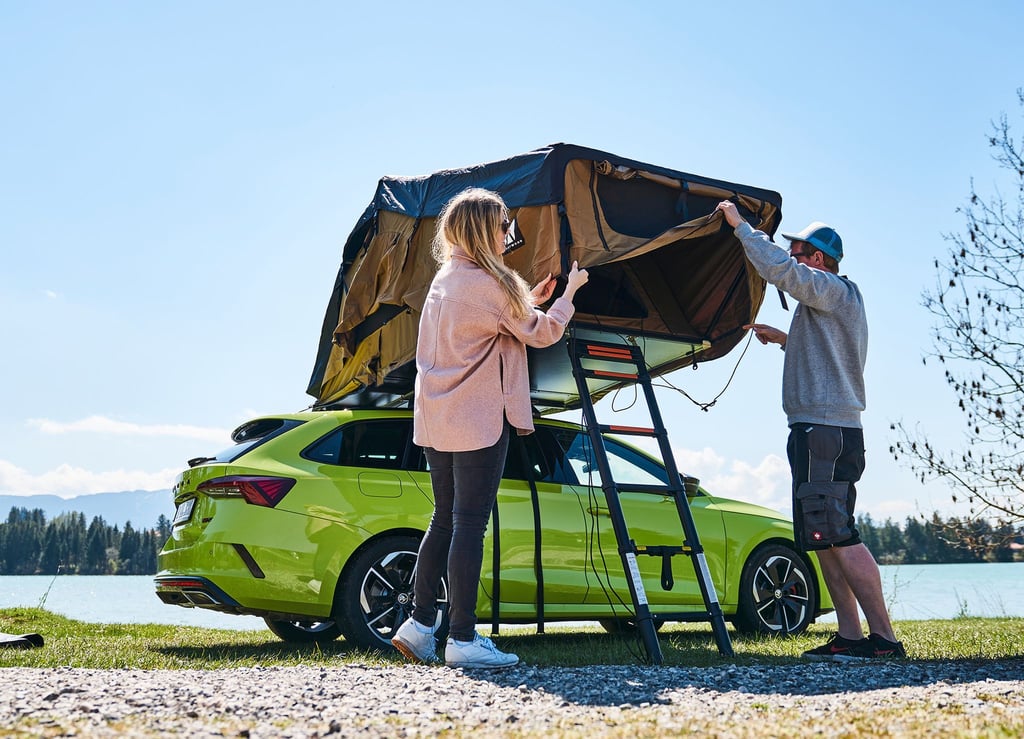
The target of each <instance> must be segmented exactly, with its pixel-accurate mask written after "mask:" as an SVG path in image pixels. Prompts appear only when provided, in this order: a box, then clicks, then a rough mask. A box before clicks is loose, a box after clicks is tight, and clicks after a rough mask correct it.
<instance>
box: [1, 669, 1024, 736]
mask: <svg viewBox="0 0 1024 739" xmlns="http://www.w3.org/2000/svg"><path fill="white" fill-rule="evenodd" d="M9 733H13V734H15V735H19V736H109V737H114V736H117V737H122V736H129V737H142V736H168V735H177V734H180V735H188V736H191V737H214V736H216V737H219V736H242V737H322V736H328V735H331V736H339V737H347V736H360V737H365V736H369V737H406V736H409V737H411V736H435V735H438V734H444V735H447V736H469V735H472V736H474V737H498V736H501V737H506V736H545V737H550V736H555V737H562V736H564V737H588V738H590V737H617V736H622V737H626V736H629V737H637V736H643V737H649V736H680V735H686V734H691V733H692V734H693V735H699V736H723V737H724V736H728V737H754V736H766V735H770V736H811V735H815V736H825V737H854V736H857V737H862V736H922V737H923V736H931V735H940V736H991V735H995V736H1021V735H1024V659H1011V660H1002V661H998V662H992V661H977V662H974V661H964V662H903V663H881V664H870V665H863V666H862V665H857V666H850V665H835V664H814V663H808V664H798V665H785V666H777V665H770V666H769V665H765V666H733V665H730V666H716V667H701V668H687V667H621V666H616V667H601V666H593V667H582V668H562V667H558V668H556V667H550V668H548V667H544V668H538V667H528V666H525V667H516V668H512V669H508V670H503V671H469V670H467V671H461V670H451V669H448V668H445V667H425V666H413V665H407V666H398V667H363V666H358V665H357V666H353V665H343V666H339V667H337V668H324V667H273V668H261V667H255V668H244V669H227V670H212V671H197V670H135V669H130V670H91V669H75V668H55V669H38V668H7V669H0V735H8V734H9Z"/></svg>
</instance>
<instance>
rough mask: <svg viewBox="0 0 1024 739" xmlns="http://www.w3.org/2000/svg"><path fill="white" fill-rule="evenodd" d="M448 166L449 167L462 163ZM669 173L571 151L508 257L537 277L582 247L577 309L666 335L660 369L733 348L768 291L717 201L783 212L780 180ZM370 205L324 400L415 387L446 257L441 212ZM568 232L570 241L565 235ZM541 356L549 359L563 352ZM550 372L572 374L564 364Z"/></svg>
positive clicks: (763, 216)
mask: <svg viewBox="0 0 1024 739" xmlns="http://www.w3.org/2000/svg"><path fill="white" fill-rule="evenodd" d="M555 146H560V145H555ZM583 151H586V152H589V151H591V150H583ZM609 156H610V155H609ZM626 161H628V160H626ZM631 164H634V163H631ZM487 166H488V165H481V168H486V167H487ZM651 170H653V171H651ZM442 174H443V175H445V176H446V177H448V178H449V179H450V178H451V177H453V176H454V175H455V174H456V173H452V172H447V173H442ZM672 174H673V173H672V172H671V171H670V170H663V169H660V168H655V167H651V168H649V169H648V168H645V167H642V166H626V165H624V164H622V163H616V162H614V161H611V160H610V159H595V158H583V157H579V158H572V159H567V161H566V162H565V165H564V171H563V174H562V177H563V182H562V183H561V185H560V189H561V191H562V192H563V197H562V198H561V200H559V201H557V202H543V203H538V204H527V205H522V206H518V205H517V204H516V203H515V202H509V205H510V208H511V216H512V217H513V218H514V219H515V220H516V224H517V228H518V230H519V232H520V233H521V234H522V235H523V237H524V238H525V243H524V245H523V246H522V247H521V248H520V249H518V250H516V251H515V252H513V253H512V254H510V255H509V256H508V257H507V261H508V263H509V264H510V265H511V266H512V267H514V268H515V269H517V270H518V271H519V272H520V274H522V275H523V277H524V278H525V279H526V280H527V281H528V282H529V283H530V284H535V283H536V282H538V281H539V280H541V279H542V278H544V277H545V276H546V275H547V274H549V273H551V274H553V275H555V276H559V275H562V274H563V273H564V271H565V270H566V269H567V268H568V266H569V264H571V262H572V261H573V260H577V261H579V263H580V265H581V266H582V267H585V268H587V269H588V270H590V272H591V281H590V283H588V286H587V287H585V288H584V290H581V291H580V293H579V295H578V297H577V301H576V303H577V314H576V318H575V321H574V322H575V323H576V324H578V325H580V326H585V327H587V328H588V329H589V330H593V331H598V332H613V333H620V334H628V335H634V336H644V337H647V338H649V339H650V340H651V341H654V340H657V341H662V342H665V344H664V346H662V347H661V348H660V349H659V350H658V351H656V352H654V355H656V356H657V357H658V360H657V361H658V362H659V364H658V365H657V366H655V367H653V368H652V371H654V372H655V373H661V372H665V371H670V370H671V369H675V368H677V367H679V366H683V365H685V364H689V363H692V362H693V361H694V356H693V354H694V352H699V353H700V357H701V358H702V361H707V360H709V359H714V358H717V357H720V356H723V355H724V354H726V353H728V351H729V350H730V349H731V348H732V347H733V346H735V345H736V343H737V342H738V341H739V340H740V339H741V338H742V336H743V331H742V326H743V325H744V324H745V323H749V322H751V321H753V320H754V318H755V317H756V315H757V311H758V309H759V308H760V305H761V303H762V301H763V299H764V294H765V284H764V282H763V280H761V279H760V277H758V276H757V274H756V272H754V270H753V269H751V268H749V265H748V264H747V262H746V260H745V257H744V255H743V251H742V248H741V246H740V245H739V243H738V241H737V240H736V239H735V237H734V236H733V235H732V233H731V229H727V228H724V227H723V222H722V219H721V217H720V215H718V214H717V213H715V212H714V205H715V204H716V203H717V202H718V201H720V200H723V199H728V198H731V199H733V200H734V201H735V202H737V203H738V204H739V205H740V207H741V210H743V211H746V212H747V213H749V214H752V215H751V217H750V218H748V220H752V222H753V223H754V225H755V226H756V227H759V228H762V229H764V230H766V231H768V232H769V233H773V232H774V229H775V227H776V226H777V224H778V222H779V221H780V220H781V212H780V206H781V198H780V197H779V196H778V195H777V193H770V192H769V191H758V190H756V189H755V188H745V186H738V185H731V184H730V183H719V182H716V181H711V182H709V181H705V180H702V179H700V178H693V177H692V176H687V175H684V174H683V173H678V174H679V176H672ZM449 179H446V180H445V187H447V188H450V189H451V192H453V193H454V192H458V191H459V189H462V188H460V187H455V186H453V185H454V184H457V183H453V182H450V181H449ZM478 179H479V178H478ZM383 182H384V181H382V183H383ZM474 184H478V183H477V182H469V181H467V183H466V186H470V185H474ZM556 184H557V183H556ZM397 185H403V186H407V187H411V186H413V185H415V186H418V187H420V188H421V189H422V190H424V191H425V192H427V193H428V195H429V191H430V187H431V186H432V180H427V181H426V186H425V187H424V186H423V185H421V184H420V181H418V180H401V181H398V183H397ZM396 187H397V186H396ZM740 190H746V191H749V192H741V191H740ZM761 193H768V195H771V196H772V197H767V196H761ZM389 196H390V193H389ZM424 197H426V196H424ZM372 215H373V220H372V228H367V230H366V236H365V238H364V241H363V243H362V246H361V247H360V248H358V249H357V250H356V249H353V256H352V257H351V258H350V262H349V263H348V264H346V265H345V266H344V268H343V270H342V274H341V275H340V276H339V285H340V292H341V299H340V303H338V309H337V312H336V314H335V316H334V321H333V322H332V321H331V315H330V312H329V313H328V316H327V317H326V319H325V330H327V326H328V325H333V326H334V329H333V331H332V332H331V335H332V337H333V344H332V345H331V346H330V353H329V356H328V357H327V361H326V364H325V369H324V371H323V376H322V378H321V381H320V382H319V385H317V383H316V382H313V383H312V384H311V392H314V394H315V395H316V397H317V400H318V402H319V404H321V405H327V404H331V403H333V402H336V401H339V400H343V399H344V398H346V397H347V396H350V395H353V394H358V392H359V391H361V390H364V389H373V388H383V387H388V388H390V389H389V390H388V392H390V393H396V392H397V393H398V395H399V396H404V397H406V398H407V397H408V393H409V392H411V379H412V376H413V375H412V363H413V360H414V359H415V343H416V328H417V324H418V320H419V314H420V310H421V308H422V305H423V300H424V299H425V296H426V292H427V289H428V287H429V285H430V281H431V280H432V279H433V276H434V274H435V272H436V269H437V265H436V263H435V262H434V259H433V256H432V254H431V242H432V240H433V236H434V228H435V224H436V213H432V214H427V215H418V214H416V213H410V212H395V211H391V210H388V209H385V208H380V209H379V210H377V211H376V212H375V213H373V214H372ZM566 234H569V235H570V236H569V238H570V239H571V242H570V243H566V244H563V243H562V242H563V239H564V238H565V235H566ZM356 246H358V244H356ZM346 253H348V250H346ZM336 302H337V301H336ZM334 304H335V303H332V305H334ZM672 345H676V347H677V348H676V349H675V350H672V349H669V350H667V353H666V350H665V346H668V347H670V346H672ZM543 356H544V357H545V359H544V361H545V362H548V363H549V364H550V362H551V361H552V360H551V359H550V358H552V357H555V358H556V357H557V353H551V352H548V353H547V354H545V355H543ZM537 361H538V371H537V372H535V373H533V376H534V379H535V381H536V382H537V383H538V384H537V387H536V388H534V389H535V390H536V391H537V397H541V396H543V395H544V392H545V390H546V388H545V387H541V385H542V384H543V383H544V382H545V378H546V377H548V378H550V377H553V376H556V375H557V370H556V375H551V374H550V373H547V372H545V371H541V369H540V367H539V362H540V361H541V359H540V355H538V360H537ZM555 361H557V359H556V360H555ZM531 362H533V358H531ZM531 367H532V365H531ZM565 367H566V368H567V367H568V362H567V361H566V363H565ZM314 379H315V378H314ZM551 384H558V385H560V386H562V387H564V386H565V383H564V382H563V381H562V378H559V381H558V382H556V383H551ZM559 393H560V394H559ZM555 394H556V395H558V397H562V396H566V397H570V396H571V392H567V391H558V392H557V393H555ZM360 402H362V401H360ZM559 402H561V401H559Z"/></svg>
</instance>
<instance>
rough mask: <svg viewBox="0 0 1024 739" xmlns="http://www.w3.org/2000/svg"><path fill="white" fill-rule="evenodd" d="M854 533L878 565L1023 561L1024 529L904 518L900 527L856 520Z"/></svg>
mask: <svg viewBox="0 0 1024 739" xmlns="http://www.w3.org/2000/svg"><path fill="white" fill-rule="evenodd" d="M857 530H858V531H859V532H860V538H861V541H863V542H864V543H865V544H866V545H867V547H868V549H870V550H871V553H872V554H873V555H875V559H876V560H878V562H879V564H883V565H913V564H956V563H960V562H1019V561H1024V546H1022V545H1021V542H1022V541H1024V526H1018V527H1016V528H1014V527H1013V526H1012V525H1011V524H1009V523H1003V524H998V525H995V526H993V525H992V524H991V523H990V522H988V521H985V520H970V519H961V518H947V519H943V518H940V517H939V514H938V513H933V514H932V517H931V519H930V520H925V519H923V518H912V517H908V518H907V520H906V521H905V522H904V523H903V525H902V526H900V525H899V524H897V523H894V522H893V520H892V519H886V520H885V523H883V524H877V523H875V522H874V521H873V520H872V518H871V516H858V517H857Z"/></svg>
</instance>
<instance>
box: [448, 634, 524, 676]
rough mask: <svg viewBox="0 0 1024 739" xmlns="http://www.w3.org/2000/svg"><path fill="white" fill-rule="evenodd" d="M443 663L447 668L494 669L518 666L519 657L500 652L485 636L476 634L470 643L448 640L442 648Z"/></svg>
mask: <svg viewBox="0 0 1024 739" xmlns="http://www.w3.org/2000/svg"><path fill="white" fill-rule="evenodd" d="M444 661H445V663H446V664H447V665H448V666H449V667H483V668H489V669H494V668H498V667H512V666H513V665H518V664H519V657H517V656H516V655H514V654H507V653H506V652H502V651H501V650H499V649H498V648H497V647H496V646H494V642H492V641H491V640H490V639H488V638H487V637H486V636H480V635H479V634H477V635H476V636H474V637H473V641H470V642H459V641H455V640H454V639H451V638H449V639H448V643H447V644H446V645H445V648H444Z"/></svg>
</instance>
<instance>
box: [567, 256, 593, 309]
mask: <svg viewBox="0 0 1024 739" xmlns="http://www.w3.org/2000/svg"><path fill="white" fill-rule="evenodd" d="M589 279H590V275H589V274H587V270H585V269H580V267H579V262H573V263H572V269H571V270H569V277H568V282H567V283H566V286H565V292H564V293H562V297H563V298H565V299H566V300H572V299H573V298H574V297H575V296H576V291H577V290H579V289H580V288H581V287H583V286H584V285H586V284H587V280H589Z"/></svg>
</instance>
